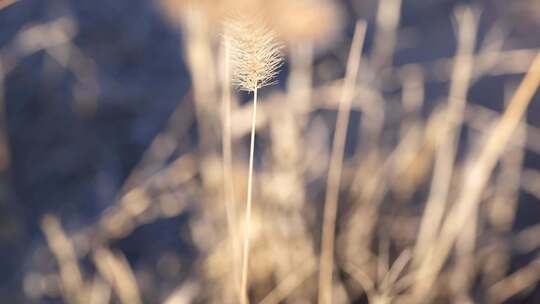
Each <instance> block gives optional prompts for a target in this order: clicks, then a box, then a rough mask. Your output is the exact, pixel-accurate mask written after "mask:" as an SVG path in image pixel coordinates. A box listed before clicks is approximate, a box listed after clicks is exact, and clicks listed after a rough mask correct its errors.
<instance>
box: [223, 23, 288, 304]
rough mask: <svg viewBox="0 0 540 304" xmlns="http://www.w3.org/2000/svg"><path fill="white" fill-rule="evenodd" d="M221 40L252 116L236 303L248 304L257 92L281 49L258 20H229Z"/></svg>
mask: <svg viewBox="0 0 540 304" xmlns="http://www.w3.org/2000/svg"><path fill="white" fill-rule="evenodd" d="M225 25H226V31H225V40H226V41H228V43H229V46H230V52H229V56H230V60H231V61H230V63H231V68H232V84H233V85H235V86H236V87H238V88H239V89H240V90H243V91H247V92H253V115H252V118H251V142H250V147H249V173H248V185H247V201H246V218H245V226H244V227H245V228H244V248H243V249H244V250H243V256H242V276H241V280H240V297H241V298H240V299H241V300H240V302H241V303H242V304H245V303H248V302H249V297H248V295H247V289H248V287H247V286H248V270H249V244H250V233H251V205H252V196H253V159H254V154H255V153H254V152H255V123H256V121H257V91H258V89H260V88H262V87H264V86H267V85H271V84H273V81H272V80H273V78H274V77H275V76H276V75H277V73H278V69H279V67H280V66H281V64H282V62H283V57H282V55H281V52H280V50H281V45H280V44H279V43H277V42H276V41H275V39H274V37H275V36H274V33H273V32H272V31H271V30H269V29H268V28H267V27H265V26H264V25H263V24H261V23H260V22H259V21H258V20H253V19H251V20H250V19H249V18H248V19H241V20H229V21H228V22H227V23H226V24H225Z"/></svg>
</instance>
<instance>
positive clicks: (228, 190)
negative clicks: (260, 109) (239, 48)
mask: <svg viewBox="0 0 540 304" xmlns="http://www.w3.org/2000/svg"><path fill="white" fill-rule="evenodd" d="M222 50H223V56H222V58H223V75H222V82H223V84H222V90H223V92H222V140H221V141H222V156H223V183H224V185H223V189H224V195H225V209H226V212H227V228H228V230H229V234H230V237H231V246H232V248H231V249H232V253H233V256H232V259H233V264H234V266H235V267H234V268H235V269H239V265H240V262H239V249H238V234H237V231H236V225H235V223H236V214H235V210H234V197H235V195H234V185H233V179H234V177H233V168H232V137H231V106H232V102H231V90H230V63H229V41H227V40H225V41H224V42H223V46H222ZM238 279H239V278H238V277H237V276H236V274H235V275H234V280H235V281H236V280H238ZM237 284H239V282H238V283H237Z"/></svg>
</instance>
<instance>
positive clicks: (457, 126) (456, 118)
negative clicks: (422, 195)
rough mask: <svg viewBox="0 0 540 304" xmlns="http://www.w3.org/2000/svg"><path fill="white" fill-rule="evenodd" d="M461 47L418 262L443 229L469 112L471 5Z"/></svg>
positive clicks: (464, 15)
mask: <svg viewBox="0 0 540 304" xmlns="http://www.w3.org/2000/svg"><path fill="white" fill-rule="evenodd" d="M458 14H459V15H458V16H457V19H458V21H457V22H456V23H457V26H458V27H459V30H458V51H457V54H456V57H455V61H454V67H453V71H452V81H451V84H450V92H449V96H448V105H447V108H446V110H445V114H444V122H443V130H442V131H441V133H442V134H441V136H440V139H441V141H440V143H438V147H437V152H436V161H435V168H434V173H433V175H434V176H433V179H432V184H431V187H430V194H429V199H428V202H427V205H426V209H425V211H424V215H423V216H422V222H421V226H420V232H419V236H418V242H417V247H416V250H415V263H418V262H419V261H420V260H421V259H422V258H423V257H424V254H425V252H426V251H427V247H428V246H429V244H430V243H431V241H432V240H433V239H434V238H435V235H436V232H437V231H438V229H439V226H440V223H441V220H442V217H443V214H444V210H445V209H446V203H447V200H448V196H449V194H450V186H451V181H452V175H453V172H454V161H455V154H456V150H457V143H458V140H459V133H460V131H461V124H462V122H463V116H464V112H465V105H466V102H465V101H466V98H467V92H468V89H469V81H470V79H471V76H472V70H473V62H474V61H473V60H474V57H473V55H474V46H475V40H476V31H477V29H476V27H477V26H476V18H475V16H474V12H472V11H471V10H470V9H464V10H463V11H461V12H458Z"/></svg>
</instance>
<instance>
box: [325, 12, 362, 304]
mask: <svg viewBox="0 0 540 304" xmlns="http://www.w3.org/2000/svg"><path fill="white" fill-rule="evenodd" d="M365 33H366V23H365V22H363V21H359V22H357V24H356V29H355V31H354V37H353V41H352V45H351V50H350V52H349V59H348V61H347V71H346V76H345V82H344V83H343V88H342V92H341V98H340V101H339V108H338V117H337V121H336V131H335V135H334V142H333V144H332V154H331V158H330V168H329V170H328V179H327V183H326V197H325V203H324V214H323V228H322V241H321V258H320V266H319V267H320V269H319V303H321V304H322V303H324V304H330V303H331V302H332V273H333V271H334V241H335V235H334V234H335V230H336V216H337V207H338V195H339V184H340V182H341V170H342V166H343V154H344V151H345V139H346V136H347V126H348V125H349V114H350V110H351V103H352V99H353V97H354V91H355V87H356V79H357V76H358V70H359V67H360V59H361V57H362V56H361V52H362V48H363V44H364V36H365Z"/></svg>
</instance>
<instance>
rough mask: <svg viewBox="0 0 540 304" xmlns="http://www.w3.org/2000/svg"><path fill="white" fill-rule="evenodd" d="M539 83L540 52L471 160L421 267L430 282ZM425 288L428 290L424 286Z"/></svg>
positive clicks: (479, 194) (471, 209)
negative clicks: (458, 191)
mask: <svg viewBox="0 0 540 304" xmlns="http://www.w3.org/2000/svg"><path fill="white" fill-rule="evenodd" d="M539 85H540V53H538V54H537V56H536V58H535V60H534V62H533V64H532V65H531V67H530V69H529V72H528V73H527V75H526V76H525V78H524V79H523V81H522V82H521V84H520V86H519V88H518V89H517V91H516V93H515V94H514V96H513V97H512V99H511V101H510V103H509V105H508V108H507V109H506V111H505V112H504V114H503V115H502V116H501V118H500V119H499V121H498V122H497V124H496V125H495V127H494V128H493V129H492V131H491V132H490V133H489V134H488V137H487V140H486V142H485V144H484V146H483V147H482V149H481V150H480V153H479V154H478V155H477V157H475V158H474V159H470V160H469V161H470V167H469V169H468V171H467V172H466V174H465V177H464V182H463V189H462V191H461V193H460V196H459V197H458V199H457V201H456V203H455V205H454V206H453V207H452V209H451V210H450V213H449V215H448V217H447V218H446V220H445V222H444V224H443V226H442V228H441V232H440V234H439V237H438V238H437V240H438V241H437V242H436V244H435V247H434V251H433V253H432V254H431V255H430V256H429V258H426V259H425V260H424V261H423V264H422V267H421V269H420V273H421V274H424V275H425V274H428V276H427V277H428V280H427V282H431V281H432V280H434V279H435V277H436V276H437V275H438V274H439V273H440V271H441V269H442V267H443V265H444V263H445V261H446V259H447V258H448V255H449V254H450V251H451V249H452V246H453V245H454V243H455V241H456V239H457V238H458V236H459V234H460V232H461V231H462V229H463V227H464V225H465V223H466V222H467V220H468V219H469V217H470V216H471V214H473V213H474V211H475V210H476V208H477V207H478V205H479V203H480V201H481V195H482V192H483V190H484V187H485V186H486V184H487V182H488V180H489V177H490V175H491V172H492V170H493V168H494V167H495V165H496V163H497V161H498V159H499V157H500V155H501V154H502V152H503V151H504V149H505V148H506V145H507V144H508V142H509V141H510V137H511V136H512V134H513V133H514V131H515V130H516V128H517V126H518V125H519V123H520V121H521V119H522V118H523V115H524V114H525V111H526V110H527V107H528V105H529V103H530V101H531V99H532V97H533V95H534V94H535V92H536V91H537V89H538V86H539ZM424 282H426V281H424ZM423 284H425V283H423ZM424 292H426V291H425V290H424Z"/></svg>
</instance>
